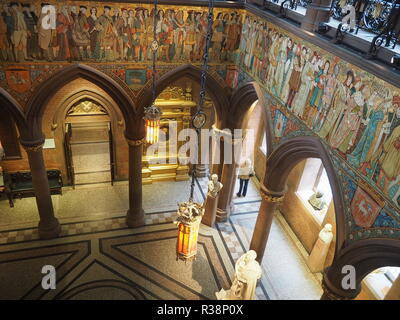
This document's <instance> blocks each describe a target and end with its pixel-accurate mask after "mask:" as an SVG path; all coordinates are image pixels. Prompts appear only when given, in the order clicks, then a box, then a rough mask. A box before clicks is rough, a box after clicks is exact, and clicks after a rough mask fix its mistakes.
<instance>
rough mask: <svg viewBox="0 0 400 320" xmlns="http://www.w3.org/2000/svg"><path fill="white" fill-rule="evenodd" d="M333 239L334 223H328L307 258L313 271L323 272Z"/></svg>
mask: <svg viewBox="0 0 400 320" xmlns="http://www.w3.org/2000/svg"><path fill="white" fill-rule="evenodd" d="M332 240H333V233H332V225H331V224H329V223H327V224H326V225H325V226H324V227H323V228H322V230H321V231H320V232H319V235H318V239H317V241H316V242H315V244H314V247H313V249H312V250H311V253H310V256H309V257H308V259H307V264H308V267H309V268H310V270H311V272H322V271H323V270H324V268H325V260H326V257H327V256H328V252H329V247H330V244H331V242H332Z"/></svg>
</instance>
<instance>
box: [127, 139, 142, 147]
mask: <svg viewBox="0 0 400 320" xmlns="http://www.w3.org/2000/svg"><path fill="white" fill-rule="evenodd" d="M126 141H127V142H128V144H129V145H130V146H132V147H139V146H140V145H142V144H144V143H145V142H146V138H143V139H139V140H131V139H128V138H126Z"/></svg>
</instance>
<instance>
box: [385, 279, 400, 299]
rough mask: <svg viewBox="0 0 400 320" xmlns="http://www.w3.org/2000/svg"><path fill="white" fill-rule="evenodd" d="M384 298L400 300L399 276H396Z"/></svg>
mask: <svg viewBox="0 0 400 320" xmlns="http://www.w3.org/2000/svg"><path fill="white" fill-rule="evenodd" d="M385 300H400V276H398V277H397V279H396V280H395V281H394V282H393V284H392V286H391V288H390V289H389V291H388V293H386V295H385Z"/></svg>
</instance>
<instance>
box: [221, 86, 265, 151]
mask: <svg viewBox="0 0 400 320" xmlns="http://www.w3.org/2000/svg"><path fill="white" fill-rule="evenodd" d="M257 100H258V101H259V103H260V104H261V109H262V114H263V118H262V120H263V121H264V124H265V131H266V132H265V134H266V142H267V155H269V154H270V153H271V152H272V147H273V146H272V138H273V133H272V130H271V126H270V123H272V121H271V114H270V112H268V111H269V107H268V106H269V105H268V102H267V101H266V99H265V98H264V95H263V94H262V91H261V88H260V86H259V84H258V83H257V82H250V83H247V84H245V85H243V86H241V87H240V88H238V89H237V90H236V91H235V92H234V93H233V94H232V97H231V99H230V101H231V104H230V110H229V114H228V120H227V126H228V128H230V129H235V128H242V124H243V121H244V119H245V115H246V113H247V112H248V111H249V109H250V107H251V106H252V104H253V103H254V102H255V101H257Z"/></svg>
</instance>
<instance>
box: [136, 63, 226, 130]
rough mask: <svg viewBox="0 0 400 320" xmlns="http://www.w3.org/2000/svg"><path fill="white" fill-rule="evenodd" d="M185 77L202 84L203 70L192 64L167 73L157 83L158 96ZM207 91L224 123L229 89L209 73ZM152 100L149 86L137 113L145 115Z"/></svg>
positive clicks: (141, 96)
mask: <svg viewBox="0 0 400 320" xmlns="http://www.w3.org/2000/svg"><path fill="white" fill-rule="evenodd" d="M183 77H187V78H190V79H192V80H195V81H198V82H199V83H200V81H201V69H200V68H198V67H195V66H193V65H191V64H185V65H182V66H180V67H177V68H175V69H173V70H171V71H169V72H167V73H166V74H164V75H162V76H161V77H160V78H159V79H158V80H157V81H156V96H158V95H159V94H160V93H161V92H162V91H163V90H164V89H165V88H167V87H168V86H169V85H171V84H172V83H174V82H175V81H177V80H179V79H181V78H183ZM206 91H207V93H208V94H209V95H210V98H211V99H212V100H213V102H214V106H215V109H216V113H217V117H218V120H219V121H222V122H223V121H224V119H226V116H225V115H226V114H227V112H228V109H229V95H230V92H229V88H228V87H224V86H222V85H221V84H220V83H219V82H218V81H217V80H215V79H214V78H213V77H212V76H211V75H210V73H207V81H206ZM152 99H153V93H152V87H151V86H148V87H146V88H145V89H144V91H143V92H142V93H141V95H140V97H139V99H138V109H137V111H138V114H139V115H143V111H144V109H145V108H146V107H147V106H149V105H150V104H151V101H152Z"/></svg>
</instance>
